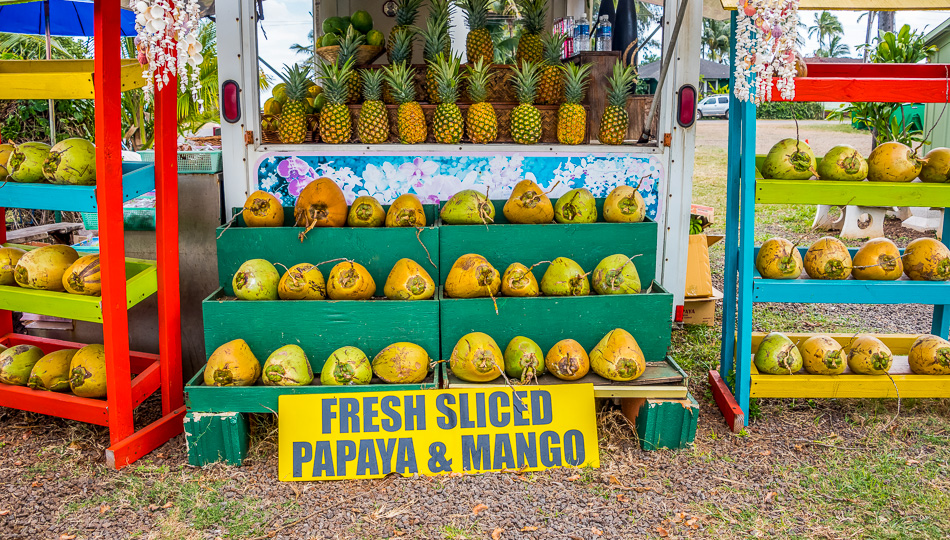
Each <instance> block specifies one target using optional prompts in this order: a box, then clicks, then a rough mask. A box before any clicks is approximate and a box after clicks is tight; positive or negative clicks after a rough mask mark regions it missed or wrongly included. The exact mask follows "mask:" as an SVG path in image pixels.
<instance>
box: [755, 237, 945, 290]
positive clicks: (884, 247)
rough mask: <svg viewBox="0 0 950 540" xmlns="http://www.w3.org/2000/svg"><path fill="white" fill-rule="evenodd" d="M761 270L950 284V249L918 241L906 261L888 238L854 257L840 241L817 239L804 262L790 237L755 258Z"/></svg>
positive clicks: (775, 274)
mask: <svg viewBox="0 0 950 540" xmlns="http://www.w3.org/2000/svg"><path fill="white" fill-rule="evenodd" d="M755 268H756V270H758V271H759V274H761V275H762V277H763V278H766V279H797V278H798V277H799V276H800V275H801V273H802V270H804V271H805V273H807V274H808V277H810V278H812V279H848V277H849V276H853V277H854V279H859V280H876V281H891V280H896V279H900V277H901V275H902V274H903V275H906V276H907V277H908V278H910V279H912V280H914V281H947V280H950V249H947V246H945V245H943V244H942V243H940V242H939V241H937V240H935V239H933V238H918V239H917V240H914V241H912V242H911V243H910V244H908V245H907V247H906V248H905V249H904V254H903V256H902V255H901V252H900V250H899V249H897V246H896V245H894V242H891V241H890V240H888V239H887V238H874V239H872V240H868V241H867V242H865V243H864V245H863V246H861V248H860V249H858V251H857V252H856V253H855V254H854V258H852V257H851V253H850V252H849V251H848V247H847V246H845V245H844V242H842V241H841V240H838V239H837V238H834V237H831V236H826V237H824V238H821V239H819V240H817V241H816V242H815V243H814V244H812V245H811V246H810V247H809V248H808V250H807V251H806V252H805V257H804V258H802V255H801V253H799V251H798V249H797V247H796V246H795V244H792V243H791V242H790V241H788V240H786V239H785V238H778V237H776V238H770V239H769V240H767V241H766V242H765V243H763V244H762V247H761V248H759V254H758V255H757V256H756V258H755Z"/></svg>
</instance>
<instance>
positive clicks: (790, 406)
mask: <svg viewBox="0 0 950 540" xmlns="http://www.w3.org/2000/svg"><path fill="white" fill-rule="evenodd" d="M762 124H764V127H762V128H760V130H759V137H760V138H759V143H758V144H760V145H764V150H767V149H768V147H769V146H770V145H771V142H768V138H769V137H772V138H774V137H783V136H789V135H788V134H787V132H788V131H789V128H788V127H787V126H783V125H782V124H781V123H774V125H773V124H772V123H768V122H764V123H762ZM803 124H806V123H803ZM725 125H726V123H725V122H716V121H703V122H701V123H700V134H701V143H702V144H719V143H718V142H716V141H717V139H719V138H721V139H722V140H724V138H725V131H724V129H725ZM793 129H794V128H792V131H791V133H792V136H794V135H793V133H794V131H793ZM815 132H816V133H819V134H818V135H817V136H811V132H809V135H810V137H811V139H815V140H814V141H813V142H814V143H815V146H816V147H819V148H823V146H822V145H825V144H827V146H828V147H830V146H831V145H832V143H833V144H837V143H840V142H844V141H845V139H846V138H847V137H849V135H847V134H841V133H835V132H828V133H827V135H825V133H824V132H820V131H817V130H816V131H815ZM819 138H822V142H819V141H818V140H817V139H819ZM850 143H851V144H855V145H856V146H857V144H860V143H859V141H853V142H850ZM859 148H860V147H859ZM761 150H762V149H760V151H761ZM890 226H893V225H890ZM896 232H898V231H895V233H896ZM904 236H908V235H906V234H905V235H904ZM713 267H714V279H715V280H716V281H717V286H720V287H721V285H722V248H721V245H720V246H717V248H716V249H714V250H713ZM930 309H931V308H930V307H929V306H831V305H827V306H826V305H816V306H811V307H803V306H802V305H797V304H789V305H773V306H771V307H770V308H768V310H769V311H768V313H770V314H771V315H773V316H771V317H766V316H760V318H758V319H757V323H756V325H757V327H759V329H761V330H769V329H772V328H767V327H766V326H770V325H774V324H781V325H782V326H783V329H785V330H813V329H814V328H815V327H816V326H817V323H815V322H813V321H814V320H815V317H816V314H817V313H822V314H825V316H826V317H828V318H830V319H831V320H832V321H833V323H834V324H835V325H836V326H838V327H851V326H853V327H854V328H856V329H860V330H872V331H878V332H906V333H917V332H924V331H926V330H928V329H929V318H930ZM757 313H759V310H758V309H757ZM718 350H719V336H718V330H715V329H711V330H706V329H703V328H700V327H693V328H688V329H686V330H677V331H675V332H674V343H673V352H674V354H676V355H677V358H678V359H681V360H682V363H683V365H684V367H685V368H686V369H687V370H688V371H689V373H690V374H691V376H692V377H691V379H690V381H689V386H690V391H691V393H692V395H693V396H695V397H696V399H697V400H698V401H699V402H700V416H699V425H698V429H697V433H696V440H695V444H694V445H693V446H692V447H690V448H688V449H684V450H681V451H667V450H661V451H655V452H644V451H641V450H640V449H639V445H638V442H637V440H636V434H635V433H634V432H633V431H632V430H631V429H630V427H629V425H628V424H627V423H626V420H625V419H624V418H623V417H622V416H621V415H620V414H619V412H618V411H617V409H616V408H614V407H612V406H611V404H609V403H606V404H603V405H604V406H605V407H604V408H603V410H602V411H601V413H600V414H599V422H598V426H599V430H600V448H601V467H600V468H599V469H583V470H578V469H558V470H551V471H546V472H541V473H524V474H516V473H508V474H484V475H453V476H448V477H435V478H426V477H419V478H400V477H389V478H386V479H382V480H372V481H350V482H327V483H280V482H278V481H277V463H276V446H275V443H276V440H275V433H276V430H275V424H274V420H273V417H271V416H255V417H253V418H252V420H253V422H252V426H253V430H254V434H253V441H254V442H253V447H252V449H251V452H250V458H249V459H248V460H247V461H246V462H245V465H244V466H243V467H229V466H225V465H220V464H216V465H211V466H208V467H205V468H200V469H199V468H195V467H191V466H189V465H187V456H186V453H185V445H184V439H183V437H181V436H180V437H177V438H175V439H173V440H172V441H170V442H169V443H167V444H166V445H164V446H163V447H162V448H160V449H158V450H156V451H155V452H153V453H152V454H151V455H149V456H147V457H146V458H143V459H142V460H140V461H139V462H137V463H136V464H134V465H133V466H130V467H127V468H126V469H123V470H121V471H112V470H109V469H107V468H106V467H105V463H104V458H103V453H104V450H105V448H106V447H107V446H108V444H109V439H108V433H107V431H106V430H105V429H103V428H98V427H95V426H88V425H85V424H80V423H76V422H70V421H64V420H59V419H55V418H48V417H44V416H40V415H34V414H29V413H23V412H20V411H14V410H10V409H2V408H0V472H2V473H3V478H4V482H3V483H2V484H0V539H2V540H6V539H60V540H73V539H87V538H89V539H92V538H96V539H99V538H102V539H113V538H114V539H125V538H132V537H135V538H148V539H164V538H167V539H189V540H190V539H210V540H216V539H218V538H243V539H263V538H285V539H291V538H293V539H312V538H340V539H342V538H347V539H349V538H354V539H356V538H419V539H436V538H440V539H441V538H448V539H462V538H492V539H493V540H497V539H501V538H546V539H547V538H556V539H585V540H586V539H601V538H611V539H614V538H616V539H628V538H735V537H745V538H748V537H753V538H762V537H777V538H786V537H792V538H816V537H821V538H854V537H881V538H884V537H888V538H890V537H905V538H942V537H945V536H946V531H947V530H948V529H950V482H948V481H947V479H946V470H947V467H948V466H950V407H948V402H947V400H905V401H904V403H903V407H902V408H901V409H898V404H897V402H896V401H895V400H834V399H828V400H758V401H757V403H756V404H755V407H754V411H753V412H754V414H753V420H754V421H753V423H752V425H751V427H750V429H749V430H748V431H747V432H743V433H741V434H738V435H736V434H732V433H730V432H729V431H728V430H727V429H726V426H725V424H724V422H723V421H722V417H721V416H720V414H719V412H718V410H717V409H716V406H715V404H714V402H713V401H712V399H711V394H710V393H709V388H708V385H707V383H706V381H705V378H704V373H705V371H706V370H707V369H709V368H710V367H714V366H716V365H717V363H718ZM157 410H158V402H157V401H156V400H155V399H154V398H152V399H150V400H149V401H147V402H146V403H145V404H144V405H143V407H142V412H143V416H145V417H147V416H149V415H154V414H155V413H156V411H157Z"/></svg>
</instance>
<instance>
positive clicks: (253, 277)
mask: <svg viewBox="0 0 950 540" xmlns="http://www.w3.org/2000/svg"><path fill="white" fill-rule="evenodd" d="M279 284H280V274H279V273H277V269H276V268H274V265H273V264H271V263H269V262H268V261H265V260H264V259H251V260H249V261H245V262H244V264H242V265H241V267H240V268H238V271H237V272H236V273H235V274H234V278H233V279H232V280H231V286H232V287H233V288H234V296H236V297H238V298H239V299H241V300H277V298H278V294H277V286H278V285H279Z"/></svg>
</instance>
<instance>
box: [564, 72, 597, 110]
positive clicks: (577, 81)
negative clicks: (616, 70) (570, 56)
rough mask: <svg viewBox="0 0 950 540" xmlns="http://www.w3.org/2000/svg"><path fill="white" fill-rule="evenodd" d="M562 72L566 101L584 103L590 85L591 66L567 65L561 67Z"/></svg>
mask: <svg viewBox="0 0 950 540" xmlns="http://www.w3.org/2000/svg"><path fill="white" fill-rule="evenodd" d="M561 70H562V71H563V72H564V100H565V101H567V102H568V103H574V104H578V103H580V102H581V101H584V94H585V93H586V92H587V85H588V83H590V70H591V64H584V65H579V64H567V65H564V66H561Z"/></svg>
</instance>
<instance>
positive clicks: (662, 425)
mask: <svg viewBox="0 0 950 540" xmlns="http://www.w3.org/2000/svg"><path fill="white" fill-rule="evenodd" d="M621 408H622V410H623V414H624V416H626V417H627V419H629V420H630V422H631V423H632V424H633V427H634V429H636V431H637V435H638V436H639V438H640V447H641V448H642V449H644V450H658V449H660V448H669V449H672V450H676V449H679V448H684V447H686V446H688V445H690V444H692V443H693V440H694V439H695V438H696V424H697V421H698V420H699V403H697V402H696V400H695V399H693V396H692V395H690V394H687V395H686V396H685V398H684V399H656V398H652V397H651V398H649V399H629V400H622V401H621Z"/></svg>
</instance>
